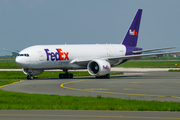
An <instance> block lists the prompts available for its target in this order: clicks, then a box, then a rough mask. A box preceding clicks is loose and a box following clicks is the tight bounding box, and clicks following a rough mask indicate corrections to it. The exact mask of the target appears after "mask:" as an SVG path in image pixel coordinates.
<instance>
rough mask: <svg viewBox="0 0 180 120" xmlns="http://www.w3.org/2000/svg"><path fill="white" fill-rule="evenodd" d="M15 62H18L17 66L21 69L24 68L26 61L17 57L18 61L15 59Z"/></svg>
mask: <svg viewBox="0 0 180 120" xmlns="http://www.w3.org/2000/svg"><path fill="white" fill-rule="evenodd" d="M15 61H16V64H17V65H18V66H19V67H22V68H24V65H25V61H24V60H23V59H22V58H20V57H18V56H17V57H16V59H15Z"/></svg>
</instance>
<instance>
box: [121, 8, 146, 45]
mask: <svg viewBox="0 0 180 120" xmlns="http://www.w3.org/2000/svg"><path fill="white" fill-rule="evenodd" d="M141 15H142V9H138V11H137V13H136V16H135V17H134V20H133V21H132V23H131V26H130V27H129V29H128V31H127V34H126V36H125V38H124V40H123V42H122V44H123V45H126V46H132V47H135V46H136V45H137V40H138V35H139V26H140V22H141Z"/></svg>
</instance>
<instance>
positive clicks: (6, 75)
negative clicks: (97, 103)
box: [0, 71, 123, 79]
mask: <svg viewBox="0 0 180 120" xmlns="http://www.w3.org/2000/svg"><path fill="white" fill-rule="evenodd" d="M59 73H64V72H58V71H57V72H56V71H53V72H47V71H45V72H43V73H42V74H40V75H37V77H38V78H58V76H59ZM69 73H73V75H74V77H78V76H91V75H90V74H89V73H88V72H69ZM120 74H123V73H122V72H116V73H110V75H120ZM26 77H27V76H26V75H25V74H24V73H23V72H22V71H0V79H26Z"/></svg>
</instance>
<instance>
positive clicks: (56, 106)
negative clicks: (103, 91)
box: [0, 80, 180, 111]
mask: <svg viewBox="0 0 180 120" xmlns="http://www.w3.org/2000/svg"><path fill="white" fill-rule="evenodd" d="M0 81H1V82H0V85H4V84H9V83H12V82H16V81H11V82H9V81H10V80H7V81H4V80H3V81H2V80H0ZM2 83H3V84H2ZM0 110H130V111H180V103H176V102H160V101H145V100H143V101H141V100H126V99H121V98H110V97H101V95H98V96H97V97H83V96H82V97H75V96H60V95H41V94H27V93H16V92H9V91H4V90H0Z"/></svg>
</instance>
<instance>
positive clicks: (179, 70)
mask: <svg viewBox="0 0 180 120" xmlns="http://www.w3.org/2000/svg"><path fill="white" fill-rule="evenodd" d="M168 71H169V72H180V70H168Z"/></svg>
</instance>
